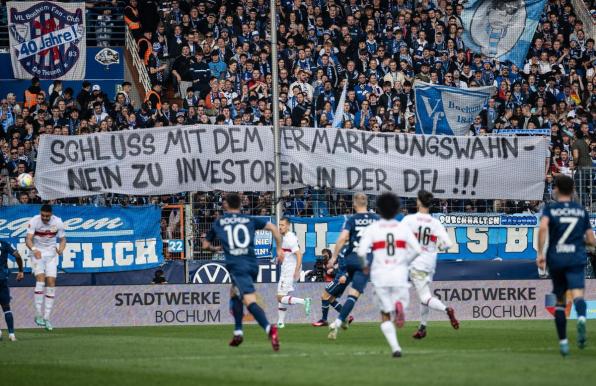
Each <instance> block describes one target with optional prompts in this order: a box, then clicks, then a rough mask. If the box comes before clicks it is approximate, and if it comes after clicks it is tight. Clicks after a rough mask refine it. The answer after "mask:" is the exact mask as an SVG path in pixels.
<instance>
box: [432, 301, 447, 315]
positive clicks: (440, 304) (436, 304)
mask: <svg viewBox="0 0 596 386" xmlns="http://www.w3.org/2000/svg"><path fill="white" fill-rule="evenodd" d="M428 307H429V308H431V309H433V310H437V311H443V312H445V310H446V309H447V306H446V305H444V304H443V302H441V301H440V300H439V299H437V298H430V301H429V302H428Z"/></svg>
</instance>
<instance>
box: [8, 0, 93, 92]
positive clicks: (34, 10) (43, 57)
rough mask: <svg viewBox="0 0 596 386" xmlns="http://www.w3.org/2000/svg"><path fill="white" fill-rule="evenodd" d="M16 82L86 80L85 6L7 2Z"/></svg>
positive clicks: (82, 4)
mask: <svg viewBox="0 0 596 386" xmlns="http://www.w3.org/2000/svg"><path fill="white" fill-rule="evenodd" d="M7 7H8V10H9V12H8V29H9V35H10V48H11V50H10V53H11V61H12V68H13V72H14V74H15V78H17V79H31V78H33V77H34V76H36V77H38V78H40V79H62V78H64V77H65V76H67V75H68V79H71V80H77V79H84V78H85V61H86V52H85V51H86V49H87V47H86V43H85V3H51V2H47V1H44V2H34V1H26V2H16V1H11V2H8V5H7Z"/></svg>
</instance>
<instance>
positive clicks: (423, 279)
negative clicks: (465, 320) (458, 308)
mask: <svg viewBox="0 0 596 386" xmlns="http://www.w3.org/2000/svg"><path fill="white" fill-rule="evenodd" d="M410 280H411V281H412V284H413V285H414V288H415V289H416V293H417V294H418V298H419V299H420V304H421V309H420V326H419V328H418V331H417V332H416V334H414V338H418V339H422V338H424V337H425V336H426V324H427V322H428V317H429V314H430V310H436V311H440V312H444V313H446V314H447V316H448V317H449V321H450V322H451V326H452V327H453V328H454V329H456V330H457V329H458V328H459V321H458V320H457V318H456V317H455V311H454V310H453V308H451V307H447V306H446V305H445V304H444V303H443V302H441V301H440V300H439V299H438V298H437V297H435V296H432V292H431V290H430V283H431V282H432V274H431V273H429V272H424V271H419V270H414V269H412V270H411V271H410Z"/></svg>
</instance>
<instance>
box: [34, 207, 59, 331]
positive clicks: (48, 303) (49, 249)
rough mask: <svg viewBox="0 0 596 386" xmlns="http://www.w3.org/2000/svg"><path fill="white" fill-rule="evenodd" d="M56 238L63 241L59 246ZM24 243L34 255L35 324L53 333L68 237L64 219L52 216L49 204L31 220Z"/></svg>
mask: <svg viewBox="0 0 596 386" xmlns="http://www.w3.org/2000/svg"><path fill="white" fill-rule="evenodd" d="M56 238H58V239H59V240H60V243H59V244H56ZM25 243H26V244H27V248H29V249H30V250H31V251H32V252H33V259H32V260H31V268H32V269H33V274H34V275H35V324H37V325H38V326H41V327H45V328H46V330H47V331H52V329H53V327H52V324H51V323H50V316H51V314H52V307H53V306H54V297H55V296H56V275H57V271H58V256H59V255H61V254H62V252H63V251H64V248H65V246H66V236H65V234H64V224H63V223H62V219H60V217H57V216H54V215H53V214H52V207H51V206H50V205H47V204H46V205H42V207H41V213H40V214H38V215H37V216H34V217H33V218H31V220H29V225H28V226H27V238H26V240H25ZM44 290H45V291H44ZM44 295H45V304H44ZM42 307H43V308H44V313H43V316H42V312H41V311H42Z"/></svg>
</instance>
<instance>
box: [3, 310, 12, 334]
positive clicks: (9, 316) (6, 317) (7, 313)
mask: <svg viewBox="0 0 596 386" xmlns="http://www.w3.org/2000/svg"><path fill="white" fill-rule="evenodd" d="M2 308H4V307H2ZM4 320H6V325H7V326H8V333H9V334H14V318H13V316H12V311H11V310H10V307H9V308H8V310H7V309H4Z"/></svg>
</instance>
